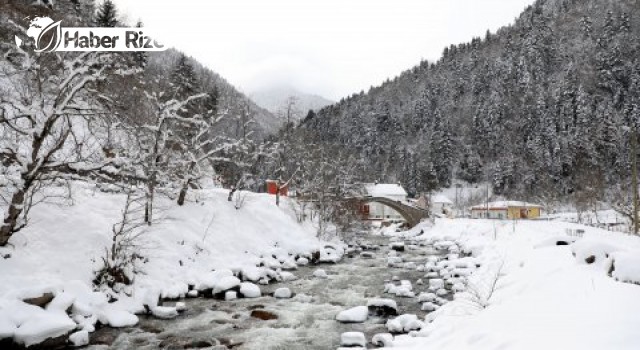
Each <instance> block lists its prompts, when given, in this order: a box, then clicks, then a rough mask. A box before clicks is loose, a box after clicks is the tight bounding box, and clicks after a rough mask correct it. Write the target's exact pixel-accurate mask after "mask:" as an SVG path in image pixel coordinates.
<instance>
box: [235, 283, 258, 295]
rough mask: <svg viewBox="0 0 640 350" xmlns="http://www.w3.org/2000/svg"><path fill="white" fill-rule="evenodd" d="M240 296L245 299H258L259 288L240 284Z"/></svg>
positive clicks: (251, 284)
mask: <svg viewBox="0 0 640 350" xmlns="http://www.w3.org/2000/svg"><path fill="white" fill-rule="evenodd" d="M240 294H242V296H244V297H245V298H259V297H261V296H262V292H261V291H260V287H258V286H257V285H255V284H253V283H249V282H242V283H241V284H240Z"/></svg>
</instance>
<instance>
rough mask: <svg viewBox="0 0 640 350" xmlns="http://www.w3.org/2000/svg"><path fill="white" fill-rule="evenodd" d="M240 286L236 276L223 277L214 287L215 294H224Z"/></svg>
mask: <svg viewBox="0 0 640 350" xmlns="http://www.w3.org/2000/svg"><path fill="white" fill-rule="evenodd" d="M239 285H240V280H239V279H238V278H237V277H235V276H226V277H222V278H221V279H220V280H218V281H216V283H215V284H214V287H213V294H218V293H222V292H224V291H227V290H229V289H231V288H235V287H238V286H239Z"/></svg>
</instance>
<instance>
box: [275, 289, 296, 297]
mask: <svg viewBox="0 0 640 350" xmlns="http://www.w3.org/2000/svg"><path fill="white" fill-rule="evenodd" d="M291 296H292V293H291V289H289V288H286V287H283V288H278V289H276V290H275V291H274V292H273V297H274V298H277V299H289V298H291Z"/></svg>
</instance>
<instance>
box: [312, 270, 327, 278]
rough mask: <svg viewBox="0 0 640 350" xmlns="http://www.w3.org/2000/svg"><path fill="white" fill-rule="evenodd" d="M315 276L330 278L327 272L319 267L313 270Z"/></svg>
mask: <svg viewBox="0 0 640 350" xmlns="http://www.w3.org/2000/svg"><path fill="white" fill-rule="evenodd" d="M313 277H316V278H329V276H327V272H326V271H325V270H323V269H317V270H315V271H313Z"/></svg>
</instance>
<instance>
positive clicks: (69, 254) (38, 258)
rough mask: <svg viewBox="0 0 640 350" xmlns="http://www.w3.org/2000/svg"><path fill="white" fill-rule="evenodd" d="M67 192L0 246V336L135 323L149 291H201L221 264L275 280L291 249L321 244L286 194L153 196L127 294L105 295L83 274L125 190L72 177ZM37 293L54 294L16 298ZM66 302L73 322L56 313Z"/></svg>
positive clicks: (300, 251)
mask: <svg viewBox="0 0 640 350" xmlns="http://www.w3.org/2000/svg"><path fill="white" fill-rule="evenodd" d="M73 191H74V192H75V193H74V204H73V205H62V206H60V205H51V204H42V205H40V206H38V207H36V208H35V209H34V210H33V212H32V214H31V221H30V223H29V225H28V227H27V228H25V229H24V230H22V231H20V232H19V233H17V234H15V235H14V236H13V237H12V238H11V241H10V245H9V246H7V247H3V248H0V280H1V283H0V339H3V338H11V337H14V338H15V340H16V341H17V342H18V343H23V344H25V345H30V344H35V343H38V342H40V341H42V340H44V339H46V338H47V337H55V336H60V335H62V334H66V333H68V332H70V331H72V330H74V329H83V330H85V331H86V330H88V331H89V332H90V331H92V330H93V325H94V324H95V323H96V320H99V321H100V322H101V323H103V324H111V325H112V326H126V325H131V324H134V323H136V322H137V317H136V316H135V315H134V314H135V313H137V312H140V311H141V310H144V305H148V304H149V305H150V304H154V300H155V302H157V300H158V296H162V297H165V298H178V297H184V296H185V294H187V292H188V291H189V285H191V286H195V288H199V287H202V288H201V289H206V288H205V287H210V288H215V287H216V286H217V283H218V282H220V283H222V281H224V282H225V283H230V282H229V280H230V278H227V277H228V275H230V274H231V272H226V271H229V270H232V271H234V272H236V273H237V272H238V271H242V272H243V274H244V276H245V277H244V278H245V279H247V277H252V278H254V279H256V282H257V280H259V279H260V278H262V277H264V274H267V273H271V274H282V276H281V277H282V279H285V278H286V277H287V276H286V274H287V273H286V272H284V271H282V272H281V271H278V268H279V267H281V266H282V267H285V266H287V265H295V264H296V263H295V262H294V261H293V259H294V257H296V256H298V255H299V256H307V257H309V258H310V253H311V252H314V251H317V250H321V249H322V247H323V244H322V243H321V242H320V241H318V240H317V239H316V237H315V229H314V228H313V227H312V225H310V224H308V223H305V224H300V223H298V222H297V220H296V217H295V214H294V212H293V210H292V207H291V205H290V203H289V202H288V199H286V198H285V199H283V202H282V203H281V205H280V206H279V207H278V206H276V205H275V200H274V198H273V197H272V196H269V195H265V194H253V193H249V194H247V196H246V200H245V203H244V206H243V207H242V208H241V209H239V210H236V209H235V208H234V203H233V202H228V201H227V195H228V192H227V191H225V190H222V189H213V190H203V191H198V192H196V191H194V192H192V194H191V196H192V198H191V201H190V202H188V203H187V204H185V205H184V206H183V207H179V206H177V205H175V203H174V202H170V201H169V200H168V199H160V200H158V204H157V207H158V208H159V210H158V213H159V214H158V216H159V217H161V218H160V220H159V222H158V224H156V225H153V226H151V227H149V228H148V229H146V231H147V232H146V233H144V234H143V235H142V238H141V239H140V241H139V244H140V245H141V246H142V249H141V251H140V255H141V256H142V257H143V259H144V261H145V263H144V264H141V265H140V270H141V271H140V273H139V274H137V275H136V277H135V280H134V284H133V287H131V288H129V290H128V294H129V296H125V295H124V294H122V295H119V296H117V297H118V299H119V300H118V302H116V303H107V296H106V295H104V294H103V293H97V292H93V291H92V280H93V278H94V271H96V270H97V269H98V268H99V267H100V261H101V257H102V256H104V254H105V249H106V248H107V247H109V245H110V242H111V238H112V236H111V227H112V225H114V224H115V223H117V222H118V221H119V220H120V217H121V215H120V214H121V210H122V208H123V206H124V203H125V196H124V195H120V194H113V193H103V192H100V191H96V189H95V188H94V187H93V186H92V185H88V184H83V183H76V184H75V185H74V187H73ZM196 200H197V201H196ZM260 264H262V265H264V266H268V267H270V269H267V268H263V267H259V265H260ZM213 270H216V272H215V273H213V272H212V271H213ZM231 278H235V277H231ZM246 288H248V287H245V289H246ZM252 288H253V287H252ZM253 289H255V288H253ZM45 292H51V293H52V294H53V295H54V296H55V299H54V301H53V302H51V303H49V305H48V306H47V308H46V310H44V309H42V308H39V307H36V306H32V305H27V304H25V303H24V302H22V301H21V300H23V299H25V298H34V297H39V296H42V295H43V293H45ZM254 294H257V293H256V292H255V291H254ZM150 300H151V301H150ZM70 308H71V312H70V314H71V315H72V316H73V318H74V320H71V319H70V318H69V317H68V316H67V313H65V311H68V310H69V309H70ZM152 311H153V313H154V314H157V316H158V317H167V316H171V315H174V314H175V312H176V310H172V309H163V308H160V307H157V308H156V309H155V310H152ZM83 336H84V334H78V335H76V336H75V337H74V338H77V339H82V338H83Z"/></svg>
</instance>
